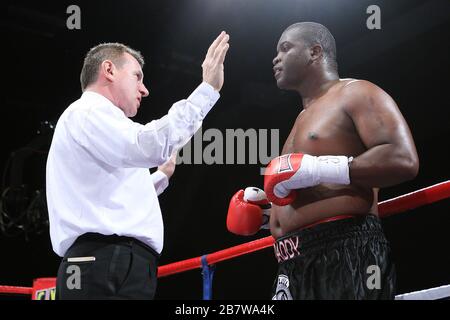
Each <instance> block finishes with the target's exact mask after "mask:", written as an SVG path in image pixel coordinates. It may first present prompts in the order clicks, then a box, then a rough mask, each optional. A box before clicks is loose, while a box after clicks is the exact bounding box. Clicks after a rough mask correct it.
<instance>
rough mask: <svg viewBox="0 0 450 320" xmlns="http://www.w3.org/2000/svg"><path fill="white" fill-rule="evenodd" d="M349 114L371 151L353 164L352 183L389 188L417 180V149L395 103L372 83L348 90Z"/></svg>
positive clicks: (360, 156)
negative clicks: (415, 178)
mask: <svg viewBox="0 0 450 320" xmlns="http://www.w3.org/2000/svg"><path fill="white" fill-rule="evenodd" d="M345 90H346V92H345V97H347V98H346V99H347V103H346V107H345V111H346V112H347V114H348V115H349V116H350V118H351V119H352V121H353V123H354V125H355V128H356V131H357V132H358V134H359V136H360V138H361V141H362V142H363V143H364V145H365V146H366V148H367V151H366V152H364V153H362V154H360V155H358V156H357V157H355V158H354V159H353V161H352V163H351V164H350V180H351V183H352V184H358V185H362V186H369V187H387V186H392V185H395V184H398V183H401V182H404V181H407V180H411V179H413V178H414V177H415V176H416V175H417V173H418V169H419V159H418V156H417V151H416V147H415V145H414V141H413V138H412V135H411V132H410V130H409V127H408V124H407V123H406V121H405V119H404V118H403V116H402V114H401V112H400V110H399V109H398V107H397V105H396V103H395V102H394V100H393V99H392V98H391V97H390V96H389V95H388V94H387V93H386V92H384V91H383V90H382V89H380V88H379V87H377V86H376V85H374V84H372V83H370V82H368V81H357V82H354V83H352V84H351V85H349V86H348V87H347V88H346V89H345Z"/></svg>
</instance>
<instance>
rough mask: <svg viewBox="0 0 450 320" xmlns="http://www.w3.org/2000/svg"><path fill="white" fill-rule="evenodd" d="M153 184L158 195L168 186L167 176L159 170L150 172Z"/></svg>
mask: <svg viewBox="0 0 450 320" xmlns="http://www.w3.org/2000/svg"><path fill="white" fill-rule="evenodd" d="M151 177H152V181H153V185H154V186H155V190H156V193H157V194H158V196H159V195H160V194H161V193H163V192H164V190H166V188H167V187H168V186H169V178H168V177H167V176H166V175H165V174H164V172H162V171H160V170H156V171H155V172H154V173H152V174H151Z"/></svg>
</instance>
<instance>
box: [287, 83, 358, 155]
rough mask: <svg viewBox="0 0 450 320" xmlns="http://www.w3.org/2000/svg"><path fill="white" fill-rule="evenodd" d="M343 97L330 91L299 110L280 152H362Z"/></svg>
mask: <svg viewBox="0 0 450 320" xmlns="http://www.w3.org/2000/svg"><path fill="white" fill-rule="evenodd" d="M342 100H343V99H340V98H339V95H338V94H336V93H334V92H333V93H330V94H326V95H325V96H323V97H321V98H319V99H318V100H317V101H315V102H314V103H312V104H310V105H309V106H308V107H307V108H306V109H305V110H304V111H302V112H301V113H300V114H299V116H298V117H297V119H296V121H295V124H294V126H293V128H292V130H291V133H290V134H289V137H288V138H287V140H286V143H285V144H284V147H283V152H282V153H283V154H286V153H297V152H300V153H307V154H310V155H346V156H356V155H358V154H361V153H362V152H364V151H365V147H364V145H363V143H362V142H361V139H360V138H359V135H358V133H357V131H356V128H355V125H354V124H353V121H352V119H351V118H350V117H349V116H348V114H347V113H346V112H345V108H344V104H345V102H344V101H342Z"/></svg>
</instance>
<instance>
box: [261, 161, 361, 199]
mask: <svg viewBox="0 0 450 320" xmlns="http://www.w3.org/2000/svg"><path fill="white" fill-rule="evenodd" d="M352 159H353V158H351V157H350V158H347V157H346V156H319V157H315V156H310V155H308V154H301V153H289V154H285V155H282V156H279V157H277V158H275V159H273V160H272V161H271V162H270V163H269V165H268V166H267V168H266V172H265V173H264V175H265V176H264V191H265V192H266V194H267V198H268V199H269V201H271V202H273V203H274V204H276V205H278V206H285V205H288V204H290V203H292V202H293V201H294V199H295V198H296V196H297V193H296V191H295V190H296V189H300V188H308V187H313V186H316V185H318V184H321V183H336V184H350V173H349V166H348V164H349V162H351V160H352Z"/></svg>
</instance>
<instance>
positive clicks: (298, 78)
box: [273, 29, 309, 90]
mask: <svg viewBox="0 0 450 320" xmlns="http://www.w3.org/2000/svg"><path fill="white" fill-rule="evenodd" d="M308 51H309V49H308V48H307V47H306V45H305V43H304V42H302V40H301V38H300V37H299V35H298V30H296V29H290V30H287V31H285V32H284V33H283V34H282V35H281V37H280V40H279V41H278V44H277V56H276V57H275V58H274V59H273V65H274V67H273V70H274V76H275V79H276V81H277V86H278V88H280V89H285V90H289V89H293V90H294V89H296V88H297V87H298V85H299V84H300V83H301V82H302V80H303V79H304V78H305V75H306V73H307V71H308V66H309V59H308Z"/></svg>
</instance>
